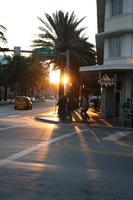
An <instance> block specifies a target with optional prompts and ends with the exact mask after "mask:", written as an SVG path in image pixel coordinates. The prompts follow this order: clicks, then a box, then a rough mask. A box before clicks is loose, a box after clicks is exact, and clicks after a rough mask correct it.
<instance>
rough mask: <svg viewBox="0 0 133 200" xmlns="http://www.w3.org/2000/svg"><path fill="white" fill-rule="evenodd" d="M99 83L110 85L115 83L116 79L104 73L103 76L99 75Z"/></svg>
mask: <svg viewBox="0 0 133 200" xmlns="http://www.w3.org/2000/svg"><path fill="white" fill-rule="evenodd" d="M98 83H99V84H100V85H101V86H105V87H109V86H112V85H114V79H113V78H111V77H109V76H108V75H107V74H104V75H103V76H102V77H101V76H99V79H98Z"/></svg>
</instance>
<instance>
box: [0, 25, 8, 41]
mask: <svg viewBox="0 0 133 200" xmlns="http://www.w3.org/2000/svg"><path fill="white" fill-rule="evenodd" d="M0 30H1V31H0V41H1V42H4V43H6V42H7V39H6V38H5V35H4V32H5V31H6V28H5V27H4V26H2V25H0Z"/></svg>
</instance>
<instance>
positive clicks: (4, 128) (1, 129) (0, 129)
mask: <svg viewBox="0 0 133 200" xmlns="http://www.w3.org/2000/svg"><path fill="white" fill-rule="evenodd" d="M23 126H26V124H22V125H14V126H9V127H3V128H0V131H3V130H8V129H12V128H17V127H23Z"/></svg>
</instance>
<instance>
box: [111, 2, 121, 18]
mask: <svg viewBox="0 0 133 200" xmlns="http://www.w3.org/2000/svg"><path fill="white" fill-rule="evenodd" d="M122 12H123V0H112V1H111V16H112V17H113V16H117V15H120V14H122Z"/></svg>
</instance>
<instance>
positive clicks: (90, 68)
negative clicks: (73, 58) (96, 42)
mask: <svg viewBox="0 0 133 200" xmlns="http://www.w3.org/2000/svg"><path fill="white" fill-rule="evenodd" d="M118 70H120V71H126V70H133V64H116V65H114V64H113V65H92V66H83V67H80V68H79V71H80V72H87V71H118Z"/></svg>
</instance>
